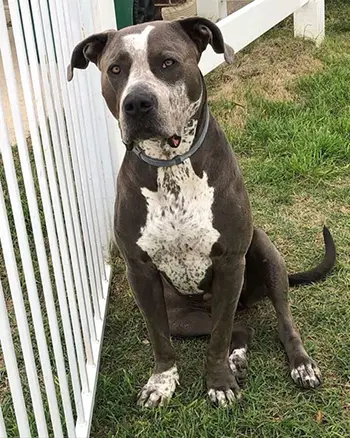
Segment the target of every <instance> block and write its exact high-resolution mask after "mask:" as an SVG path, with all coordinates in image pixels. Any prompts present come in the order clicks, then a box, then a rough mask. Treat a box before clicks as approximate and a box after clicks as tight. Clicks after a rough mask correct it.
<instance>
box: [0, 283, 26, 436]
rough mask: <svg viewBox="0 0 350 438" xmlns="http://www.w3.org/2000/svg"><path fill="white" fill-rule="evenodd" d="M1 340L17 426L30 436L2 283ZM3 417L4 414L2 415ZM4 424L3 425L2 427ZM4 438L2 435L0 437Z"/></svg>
mask: <svg viewBox="0 0 350 438" xmlns="http://www.w3.org/2000/svg"><path fill="white" fill-rule="evenodd" d="M0 340H1V348H2V352H3V355H4V359H5V364H6V371H7V376H8V379H9V384H10V388H11V394H12V400H13V407H14V409H15V415H16V420H17V426H18V431H19V434H20V436H23V437H25V436H28V437H29V436H30V429H29V422H28V415H27V410H26V405H25V401H24V397H23V390H22V384H21V378H20V376H19V372H18V364H17V359H16V354H15V349H14V346H13V341H12V334H11V327H10V323H9V319H8V315H7V308H6V303H5V297H4V291H3V288H2V284H1V281H0ZM1 415H2V414H1ZM1 423H2V425H1ZM2 427H3V429H5V425H4V422H3V420H0V433H1V434H3V435H4V436H6V431H5V433H3V431H2ZM0 436H1V437H2V435H0Z"/></svg>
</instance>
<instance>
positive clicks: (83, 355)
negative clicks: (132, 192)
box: [0, 0, 324, 438]
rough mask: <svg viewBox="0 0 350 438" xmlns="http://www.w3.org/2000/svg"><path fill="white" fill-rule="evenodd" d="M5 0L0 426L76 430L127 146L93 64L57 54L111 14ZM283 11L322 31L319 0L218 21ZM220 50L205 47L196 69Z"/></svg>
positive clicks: (253, 19) (269, 3)
mask: <svg viewBox="0 0 350 438" xmlns="http://www.w3.org/2000/svg"><path fill="white" fill-rule="evenodd" d="M7 5H8V7H9V12H10V18H11V24H12V27H8V26H7V20H6V14H5V4H4V0H0V51H1V62H0V151H1V157H0V243H1V247H0V340H1V349H0V438H3V437H6V436H9V437H16V436H20V437H22V438H26V437H31V436H33V437H34V436H35V437H36V436H39V437H47V436H54V437H70V438H71V437H76V436H77V437H87V436H89V433H90V426H91V418H92V411H93V404H94V398H95V390H96V382H97V376H98V369H99V359H100V354H101V346H102V338H103V327H104V322H105V318H106V309H107V299H108V285H109V280H110V270H109V266H108V264H107V263H106V261H107V260H108V249H109V241H110V237H111V228H112V210H113V201H114V195H115V193H114V185H115V176H116V174H117V171H118V167H119V165H120V163H121V160H122V157H123V150H124V147H123V145H122V144H121V141H120V137H119V134H118V128H117V125H116V123H115V121H114V120H113V119H112V117H111V116H110V115H109V113H108V111H107V109H106V107H105V105H104V102H103V99H102V97H101V92H100V84H99V72H98V71H97V69H96V68H94V67H91V68H89V69H87V70H86V71H84V72H80V73H79V74H76V75H75V78H74V81H72V82H71V83H69V84H68V83H67V81H66V67H67V65H68V64H69V59H70V55H71V51H72V49H73V48H74V46H75V44H76V43H78V42H79V41H80V40H81V39H83V38H84V37H86V36H88V35H90V34H91V33H94V32H97V31H101V30H105V29H108V28H112V27H115V15H114V7H113V0H7V1H6V6H7ZM198 9H199V13H200V14H201V15H206V13H207V15H208V16H209V18H213V17H210V15H211V14H212V15H213V14H214V16H215V14H218V17H217V18H219V17H223V16H224V15H225V10H226V7H224V6H223V2H222V1H221V0H212V1H211V2H209V1H208V2H206V1H204V0H198ZM213 11H214V12H213ZM293 13H294V19H295V34H296V35H299V36H306V37H310V38H313V39H315V40H316V41H317V42H320V41H321V40H322V38H323V35H324V2H323V0H309V1H307V0H255V1H253V2H252V3H251V4H249V5H248V6H246V7H244V8H243V9H241V10H239V11H238V12H236V13H234V14H232V15H230V16H227V17H226V18H223V19H222V20H221V21H220V22H219V23H218V25H219V26H220V28H221V30H222V32H223V34H224V37H225V40H226V42H227V43H228V44H230V45H232V47H233V48H234V49H235V50H236V51H239V50H241V49H242V48H243V47H245V46H247V45H248V44H249V43H250V42H252V41H253V40H254V39H256V38H257V37H259V36H260V35H262V34H263V33H264V32H266V31H267V30H268V29H270V28H271V27H272V26H274V25H275V24H277V23H278V22H280V21H281V20H283V19H284V18H285V17H287V16H288V15H290V14H293ZM7 18H8V17H7ZM222 61H223V59H222V56H219V55H216V54H214V52H213V51H212V50H211V49H210V48H209V49H208V50H207V51H206V53H205V54H204V56H203V58H202V61H201V68H202V71H203V73H204V74H206V73H208V72H209V71H211V70H213V69H214V68H215V67H216V66H217V65H219V64H220V63H221V62H222ZM116 359H117V358H116Z"/></svg>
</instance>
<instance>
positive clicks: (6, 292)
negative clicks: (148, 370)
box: [0, 0, 118, 437]
mask: <svg viewBox="0 0 350 438" xmlns="http://www.w3.org/2000/svg"><path fill="white" fill-rule="evenodd" d="M7 3H8V8H9V11H10V18H11V25H12V27H7V25H6V16H5V7H4V2H3V0H0V49H1V64H2V66H1V70H0V79H1V89H0V91H1V98H0V139H1V140H0V148H1V159H0V165H1V179H0V182H1V185H0V218H1V220H0V222H1V224H0V240H1V252H0V279H1V283H0V339H1V351H0V353H1V354H0V373H1V374H0V402H1V410H0V436H1V437H5V436H6V433H7V434H8V435H9V436H21V437H29V436H40V437H46V436H49V435H50V436H55V437H63V436H69V437H75V436H79V437H86V436H88V434H89V428H90V424H91V415H92V408H93V402H94V394H95V388H96V381H97V375H98V365H99V357H100V350H101V345H102V335H103V325H104V321H105V316H106V305H107V298H108V297H107V295H108V284H109V276H110V273H109V267H108V265H107V264H106V255H107V253H108V244H109V239H110V233H111V225H112V223H111V220H112V209H113V200H114V179H115V174H116V172H117V167H118V157H117V155H116V151H117V144H116V143H117V141H118V137H117V128H116V125H115V123H114V122H112V121H111V118H110V117H109V116H106V110H105V107H104V103H103V101H102V98H101V92H100V83H99V74H98V72H97V71H94V70H93V69H91V70H89V71H88V72H87V73H86V74H84V75H78V76H77V78H76V79H75V80H74V82H73V83H72V84H68V83H67V80H66V67H67V65H68V63H69V59H70V55H71V51H72V49H73V47H74V45H75V44H76V43H77V42H79V41H80V40H81V39H82V38H84V37H85V35H88V34H90V33H93V32H96V31H100V30H102V29H105V28H110V27H115V20H114V12H113V4H112V5H110V3H111V2H110V1H97V0H96V1H95V0H84V2H82V1H78V0H64V1H63V0H62V1H61V0H30V1H28V0H8V2H7ZM111 7H112V10H111ZM108 11H109V12H108ZM27 130H28V131H27Z"/></svg>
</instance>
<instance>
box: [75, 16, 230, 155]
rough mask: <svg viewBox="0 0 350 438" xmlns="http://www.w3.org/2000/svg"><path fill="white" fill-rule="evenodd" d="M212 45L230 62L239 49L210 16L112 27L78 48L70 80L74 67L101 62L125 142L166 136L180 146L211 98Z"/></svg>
mask: <svg viewBox="0 0 350 438" xmlns="http://www.w3.org/2000/svg"><path fill="white" fill-rule="evenodd" d="M208 44H210V45H211V46H212V47H213V49H214V51H215V52H216V53H223V54H224V56H225V60H226V61H227V62H232V61H233V53H234V52H233V49H231V48H230V47H229V46H227V45H226V44H225V43H224V41H223V37H222V34H221V32H220V30H219V28H218V27H217V26H216V25H215V24H214V23H212V22H211V21H209V20H206V19H204V18H196V17H193V18H188V19H184V20H179V21H173V22H163V21H158V22H152V23H146V24H141V25H137V26H131V27H128V28H125V29H122V30H119V31H116V30H109V31H106V32H102V33H99V34H95V35H91V36H90V37H88V38H86V39H85V40H84V41H82V42H81V43H79V44H78V45H77V46H76V47H75V49H74V51H73V54H72V58H71V64H70V65H69V67H68V80H71V79H72V78H73V70H74V68H80V69H84V68H86V67H87V66H88V64H89V62H90V61H91V62H93V63H95V64H96V65H97V66H98V68H99V69H100V70H101V74H102V94H103V96H104V98H105V100H106V103H107V105H108V107H109V109H110V111H111V112H112V114H113V115H114V117H115V118H116V119H118V120H119V123H120V128H121V133H122V137H123V141H124V143H125V144H126V145H127V146H129V147H132V145H133V144H135V143H136V142H138V141H140V140H148V139H161V140H163V141H167V142H168V143H169V144H170V145H171V146H172V147H177V146H178V144H179V142H180V141H181V136H182V134H183V131H184V129H185V127H186V126H187V125H188V123H189V122H190V120H191V119H193V118H194V117H196V114H197V113H198V110H199V107H200V106H201V103H202V101H203V99H205V90H204V82H203V80H202V75H201V73H200V70H199V67H198V62H199V59H200V57H201V54H202V52H203V51H204V50H205V49H206V47H207V45H208Z"/></svg>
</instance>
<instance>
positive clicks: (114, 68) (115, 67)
mask: <svg viewBox="0 0 350 438" xmlns="http://www.w3.org/2000/svg"><path fill="white" fill-rule="evenodd" d="M110 71H111V73H113V74H115V75H119V73H120V72H121V69H120V67H119V65H113V66H112V67H111V68H110Z"/></svg>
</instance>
